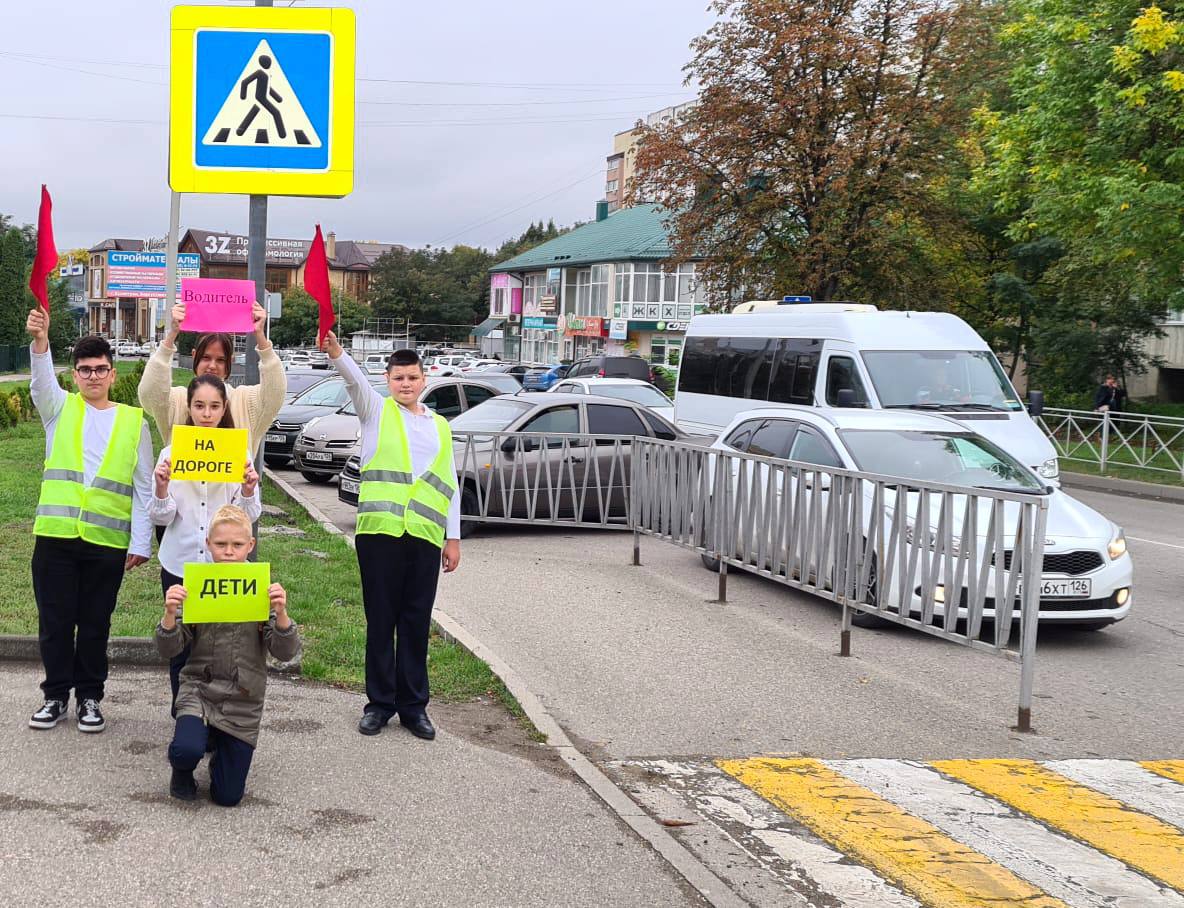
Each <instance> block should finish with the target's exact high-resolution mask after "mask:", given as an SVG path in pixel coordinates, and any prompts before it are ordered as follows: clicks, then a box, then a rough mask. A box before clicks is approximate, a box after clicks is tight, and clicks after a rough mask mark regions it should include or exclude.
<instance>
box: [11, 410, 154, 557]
mask: <svg viewBox="0 0 1184 908" xmlns="http://www.w3.org/2000/svg"><path fill="white" fill-rule="evenodd" d="M115 406H116V410H115V423H114V425H113V426H112V429H111V438H110V440H109V441H108V443H107V450H106V452H105V453H104V454H103V462H102V463H101V464H99V471H98V473H97V474H96V475H95V478H94V480H93V481H92V482H91V484H90V485H89V486H87V485H86V484H85V477H84V474H83V450H82V427H83V423H84V421H85V418H86V402H85V401H84V400H83V399H82V397H81V396H79V395H77V394H71V395H69V396H68V397H67V398H66V403H65V405H64V406H63V407H62V412H61V413H60V414H58V421H57V427H56V428H55V430H54V436H53V445H52V447H51V448H50V451H49V459H48V460H46V462H45V470H44V472H43V473H42V474H41V497H40V498H39V499H38V502H37V515H36V519H35V520H34V522H33V532H34V534H35V535H37V536H51V537H54V538H57V539H80V538H81V539H83V540H85V541H86V542H92V543H94V544H95V545H102V546H107V547H109V548H113V549H126V548H127V547H128V546H129V545H130V544H131V540H132V477H133V474H134V473H135V469H136V463H137V461H138V460H139V454H140V436H141V433H142V432H143V420H144V411H143V410H141V409H140V408H139V407H128V406H124V405H123V404H116V405H115Z"/></svg>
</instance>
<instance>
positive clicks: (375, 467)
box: [356, 397, 456, 548]
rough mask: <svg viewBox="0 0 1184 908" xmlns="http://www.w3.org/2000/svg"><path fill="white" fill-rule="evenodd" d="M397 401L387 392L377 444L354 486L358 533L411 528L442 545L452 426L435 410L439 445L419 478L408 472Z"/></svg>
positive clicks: (450, 489) (452, 479)
mask: <svg viewBox="0 0 1184 908" xmlns="http://www.w3.org/2000/svg"><path fill="white" fill-rule="evenodd" d="M398 409H399V405H398V404H397V403H395V401H394V400H393V399H391V398H389V397H388V398H387V400H386V403H385V405H384V406H383V409H382V418H381V420H380V421H379V424H378V449H377V450H376V451H375V452H374V457H373V458H371V460H370V462H369V463H367V464H366V465H365V466H364V467H362V485H361V488H360V489H359V491H358V524H357V530H356V532H358V533H385V534H387V535H388V536H402V535H403V534H404V533H409V534H410V535H412V536H415V537H417V538H419V539H425V540H427V541H428V542H430V543H432V544H434V545H436V546H439V547H441V548H442V547H443V546H444V534H445V531H446V530H447V528H448V505H449V503H450V502H451V501H452V496H453V494H454V493H455V492H456V469H455V467H454V466H453V463H452V431H451V430H450V429H449V428H448V420H446V419H445V418H444V417H443V416H440V415H439V414H438V413H436V414H433V416H434V417H435V421H436V430H437V431H438V432H439V433H440V450H439V452H438V453H437V454H436V458H435V460H433V461H432V464H431V466H429V467H428V469H427V472H425V473H424V474H423V475H422V476H420V477H419V478H418V479H416V478H415V476H414V475H412V470H411V448H410V446H409V445H408V443H407V430H406V429H405V428H404V427H403V416H402V414H401V413H399V412H398Z"/></svg>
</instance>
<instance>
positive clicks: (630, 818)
mask: <svg viewBox="0 0 1184 908" xmlns="http://www.w3.org/2000/svg"><path fill="white" fill-rule="evenodd" d="M264 472H265V473H266V475H267V476H268V478H269V479H271V481H272V482H274V483H275V484H276V485H277V486H278V487H279V488H280V489H282V490H283V491H284V493H285V494H287V495H288V496H289V497H290V498H292V499H293V500H294V501H296V502H297V503H299V504H300V506H301V507H303V508H304V509H305V510H306V511H308V513H309V516H311V517H312V518H313V520H315V521H316V522H317V523H318V524H320V526H321V528H322V529H324V530H325V531H326V532H327V533H330V534H332V535H334V536H340V537H342V538H343V539H344V540H345V541H346V544H348V545H349V547H350V548H353V547H354V538H353V536H352V535H350V534H349V533H343V532H342V531H341V529H340V528H339V527H338V526H337V524H335V523H333V521H332V520H330V519H329V518H328V516H327V515H325V514H324V513H323V512H322V511H321V510H320V509H319V508H318V507H317V506H316V505H314V504H312V503H311V502H308V501H306V500H305V499H304V498H303V497H302V496H301V495H300V493H299V492H297V491H296V489H295V487H293V486H292V485H291V484H290V483H289V482H288V481H287V480H285V479H283V478H282V477H280V476H277V475H276V474H275V473H274V472H273V471H272V470H271V469H267V468H265V471H264ZM432 623H433V624H434V625H435V626H436V627H437V629H438V630H439V631H440V635H441V636H442V637H444V638H445V639H447V640H450V641H452V642H455V643H456V644H457V645H458V646H460V647H461V648H462V649H465V650H467V651H468V652H469V653H471V654H472V655H473V656H475V657H477V658H478V659H480V660H482V661H483V662H484V663H485V664H486V665H488V666H489V668H490V671H492V672H493V673H494V674H495V675H497V676H498V677H499V678H500V679H501V680H502V683H503V684H505V685H506V688H507V689H508V690H509V691H510V693H511V694H513V695H514V698H515V699H516V700H517V701H518V704H519V705H520V706H521V707H522V711H523V712H524V713H526V717H527V718H528V719H530V721H531V722H532V723H534V727H535V728H537V729H538V730H539V731H540V732H542V733H543V734H544V735H546V738H547V743H546V746H547V747H550V748H552V749H554V750H555V751H556V753H558V754H559V756H560V757H561V758H562V760H563V762H564V763H566V764H567V765H568V766H570V767H571V768H572V770H573V771H574V772H575V774H576V775H577V776H579V778H580V780H581V781H583V782H584V784H585V785H587V786H588V787H589V788H591V789H592V791H593V793H594V794H595V795H596V796H597V797H599V798H600V799H601V800H602V801H603V802H604V803H605V804H606V805H608V807H609V809H611V810H612V811H613V813H615V814H616V815H617V816H618V817H619V818H620V819H621V821H622V822H624V823H625V824H626V825H627V826H628V827H629V828H630V829H632V830H633V831H634V832H635V833H637V834H638V835H639V836H640V837H641V838H642V839H644V840H645V841H646V842H647V843H648V844H649V845H650V847H652V848H653V849H654V851H656V852H657V853H658V854H659V855H660V856H661V857H662V858H663V859H664V860H665V861H666V862H667V863H668V864H669V865H670V866H671V867H673V868H674V870H675V871H677V872H678V874H679V875H680V876H682V878H683V879H685V880H686V881H687V883H689V884H690V885H691V886H692V887H693V888H694V889H695V891H696V892H698V893H699V895H701V896H702V897H703V898H704V899H705V900H706V901H707V903H708V904H710V905H712V906H714V908H746V906H747V905H748V902H746V901H745V900H744V899H741V898H740V897H739V896H737V895H736V894H735V893H733V892H732V890H731V889H729V888H728V887H727V885H726V884H725V883H724V881H723V880H721V879H720V878H719V877H718V876H716V875H715V874H714V873H713V872H712V871H711V870H710V869H709V868H708V867H707V865H706V864H704V863H703V862H702V861H700V860H699V859H698V858H697V857H695V855H694V854H692V853H691V851H690V850H689V849H687V848H686V847H685V846H684V845H682V844H681V843H680V842H679V841H678V840H677V839H675V838H674V836H672V835H671V834H670V833H669V832H668V831H667V830H666V828H665V827H663V826H662V825H661V824H660V823H658V822H657V821H656V820H654V819H653V818H652V817H651V816H650V815H649V814H647V813H646V812H645V811H644V810H643V809H642V808H641V807H639V806H638V805H637V804H636V803H635V802H634V801H633V799H632V798H630V797H629V796H628V795H627V794H625V792H624V791H622V790H621V789H620V788H618V787H617V785H616V784H615V783H614V782H613V781H612V780H611V779H610V778H609V777H608V776H607V775H605V774H604V772H603V771H601V769H600V768H599V767H598V766H596V764H595V763H593V762H592V761H591V760H590V759H588V757H586V756H585V755H584V754H583V753H582V752H581V751H580V749H579V748H577V747H576V746H575V745H574V744H573V743H572V742H571V739H570V738H568V736H567V733H566V732H564V730H563V728H562V727H561V726H560V725H559V723H558V722H556V721H555V718H554V717H553V716H552V715H551V713H550V712H549V711H548V710H547V707H546V706H545V705H544V704H543V701H542V700H541V699H539V697H538V696H536V695H535V693H534V692H533V691H531V690H530V688H528V687H527V686H526V683H525V682H524V681H523V680H522V677H521V676H520V675H519V674H518V673H517V672H516V671H514V669H512V668H511V667H510V666H509V665H508V664H507V663H506V662H505V661H504V660H503V659H502V658H501V657H500V656H498V655H497V654H496V653H494V652H493V651H492V650H491V649H489V647H487V646H486V645H485V644H483V643H482V642H481V641H480V640H478V639H477V638H476V637H475V636H473V634H472V633H471V632H470V631H469V630H468V629H467V628H466V627H465V626H464V625H463V624H461V623H460V622H459V621H457V620H456V619H455V618H453V617H452V616H451V615H449V614H448V613H447V612H445V611H444V610H442V609H441V608H440V607H439V606H437V607H436V608H435V609H434V610H433V616H432Z"/></svg>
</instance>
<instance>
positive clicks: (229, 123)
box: [169, 6, 354, 198]
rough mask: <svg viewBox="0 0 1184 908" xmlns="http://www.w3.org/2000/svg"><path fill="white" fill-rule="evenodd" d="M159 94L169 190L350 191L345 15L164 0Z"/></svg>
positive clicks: (350, 92) (349, 51) (348, 26)
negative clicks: (167, 78) (167, 60)
mask: <svg viewBox="0 0 1184 908" xmlns="http://www.w3.org/2000/svg"><path fill="white" fill-rule="evenodd" d="M171 94H172V101H171V110H170V116H169V185H170V186H171V187H172V188H173V189H174V190H175V191H177V192H235V193H249V194H256V195H307V196H332V197H338V198H340V197H341V196H345V195H349V193H350V191H351V190H352V189H353V171H354V14H353V11H352V10H348V9H288V8H285V9H275V8H272V7H253V8H252V7H248V8H230V7H221V6H177V7H174V8H173V17H172V83H171Z"/></svg>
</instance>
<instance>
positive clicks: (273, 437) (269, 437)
mask: <svg viewBox="0 0 1184 908" xmlns="http://www.w3.org/2000/svg"><path fill="white" fill-rule="evenodd" d="M263 440H264V441H274V442H275V443H276V444H279V445H282V444H283V443H284V442H286V441H287V440H288V436H287V435H276V434H275V433H269V434H267V435H264V436H263Z"/></svg>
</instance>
